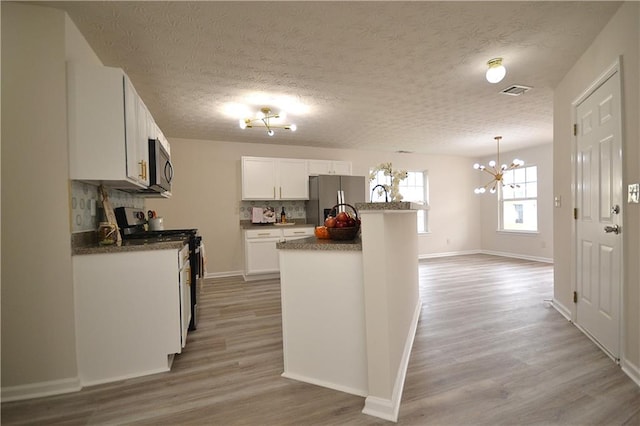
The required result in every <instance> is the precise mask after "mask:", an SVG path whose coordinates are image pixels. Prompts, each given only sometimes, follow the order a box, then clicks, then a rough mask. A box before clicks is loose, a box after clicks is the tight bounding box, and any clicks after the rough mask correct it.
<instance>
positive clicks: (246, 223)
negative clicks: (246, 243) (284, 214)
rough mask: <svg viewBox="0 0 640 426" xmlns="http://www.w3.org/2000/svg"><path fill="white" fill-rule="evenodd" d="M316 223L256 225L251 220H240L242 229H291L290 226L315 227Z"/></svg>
mask: <svg viewBox="0 0 640 426" xmlns="http://www.w3.org/2000/svg"><path fill="white" fill-rule="evenodd" d="M314 227H315V225H314V224H312V223H303V222H293V224H292V225H275V224H272V223H269V224H264V225H256V224H253V223H251V221H249V220H241V221H240V229H271V228H276V229H289V228H314Z"/></svg>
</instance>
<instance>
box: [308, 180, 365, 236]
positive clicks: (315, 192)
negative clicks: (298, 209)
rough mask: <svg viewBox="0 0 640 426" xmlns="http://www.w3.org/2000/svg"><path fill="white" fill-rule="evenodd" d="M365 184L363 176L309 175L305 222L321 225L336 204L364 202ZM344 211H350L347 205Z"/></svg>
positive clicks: (353, 204)
mask: <svg viewBox="0 0 640 426" xmlns="http://www.w3.org/2000/svg"><path fill="white" fill-rule="evenodd" d="M365 198H366V184H365V178H364V176H339V175H320V176H310V177H309V201H308V202H307V223H309V224H314V225H316V226H318V225H322V224H323V223H324V220H325V218H326V217H327V216H328V215H329V213H330V212H331V209H332V208H333V206H335V205H336V204H344V203H346V204H350V205H352V206H353V207H355V203H364V202H365ZM345 210H346V211H351V209H349V208H348V207H347V208H346V209H345Z"/></svg>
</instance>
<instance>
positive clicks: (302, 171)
mask: <svg viewBox="0 0 640 426" xmlns="http://www.w3.org/2000/svg"><path fill="white" fill-rule="evenodd" d="M277 171H278V188H277V194H276V197H277V198H278V199H280V200H308V199H309V175H308V173H307V161H306V160H288V159H281V160H278V168H277Z"/></svg>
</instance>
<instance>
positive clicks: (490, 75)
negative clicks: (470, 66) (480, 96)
mask: <svg viewBox="0 0 640 426" xmlns="http://www.w3.org/2000/svg"><path fill="white" fill-rule="evenodd" d="M487 65H488V66H489V69H488V70H487V73H486V75H485V76H486V77H487V81H488V82H489V83H499V82H501V81H502V79H503V78H504V76H505V75H506V74H507V69H506V68H505V67H504V65H502V58H493V59H491V60H490V61H489V62H487Z"/></svg>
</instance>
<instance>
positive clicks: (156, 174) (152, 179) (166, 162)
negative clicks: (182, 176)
mask: <svg viewBox="0 0 640 426" xmlns="http://www.w3.org/2000/svg"><path fill="white" fill-rule="evenodd" d="M172 180H173V166H172V165H171V157H170V156H169V153H168V152H167V150H166V149H164V147H163V146H162V143H161V142H160V141H159V140H158V139H149V189H152V190H154V191H158V192H165V191H168V192H170V191H171V181H172Z"/></svg>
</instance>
